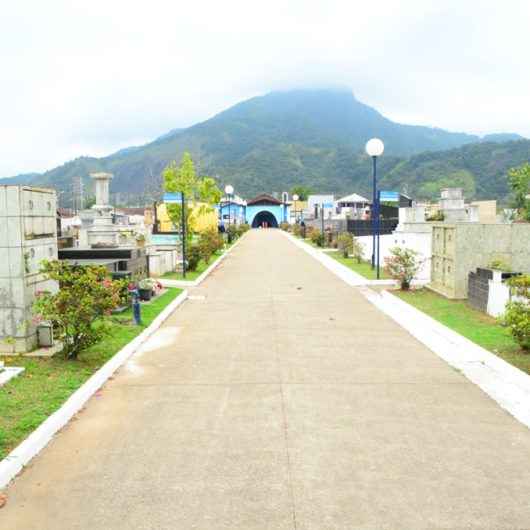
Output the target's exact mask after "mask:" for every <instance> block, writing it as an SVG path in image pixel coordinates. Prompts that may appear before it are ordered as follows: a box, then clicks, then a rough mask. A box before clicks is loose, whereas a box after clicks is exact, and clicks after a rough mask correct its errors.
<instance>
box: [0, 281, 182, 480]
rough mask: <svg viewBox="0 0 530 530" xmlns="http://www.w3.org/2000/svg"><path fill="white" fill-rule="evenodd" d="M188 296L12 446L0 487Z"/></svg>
mask: <svg viewBox="0 0 530 530" xmlns="http://www.w3.org/2000/svg"><path fill="white" fill-rule="evenodd" d="M187 297H188V292H187V291H183V292H182V293H180V294H179V295H178V296H177V297H176V298H175V300H173V301H172V302H171V303H170V304H169V305H168V306H167V307H166V308H165V309H164V310H163V311H162V312H161V313H160V314H159V315H158V316H157V317H156V318H155V319H154V320H153V322H151V324H150V325H149V327H147V328H146V329H144V331H142V333H140V335H138V336H137V337H136V338H135V339H133V340H132V341H131V342H129V344H127V345H126V346H124V347H123V348H122V349H121V350H120V351H119V352H118V353H116V355H114V356H113V357H112V358H111V359H109V360H108V361H107V362H106V363H105V364H104V365H103V366H102V367H101V368H100V369H99V370H98V371H97V372H96V373H95V374H94V375H92V376H91V377H90V379H88V380H87V381H86V382H85V383H84V384H83V385H82V386H81V387H79V388H78V389H77V390H76V391H75V392H74V393H73V394H72V395H71V396H70V397H69V398H68V399H67V400H66V402H65V403H64V404H63V405H62V406H61V407H60V408H59V409H58V410H57V411H55V412H54V413H53V414H52V415H51V416H49V417H48V418H47V419H46V420H45V421H44V422H43V423H42V424H41V425H40V426H39V427H37V429H35V430H34V431H33V432H32V433H31V434H30V435H29V436H28V437H27V438H26V439H25V440H24V441H23V442H22V443H21V444H20V445H18V446H17V447H15V449H13V451H11V453H9V454H8V455H7V456H6V457H5V458H4V459H3V460H2V461H0V488H3V487H5V486H7V484H9V482H10V481H11V480H12V479H13V478H14V477H15V476H16V475H17V474H18V473H20V471H21V470H22V469H23V468H24V466H25V465H27V464H28V462H29V461H30V460H31V459H32V458H33V457H34V456H36V455H37V454H38V453H39V452H40V451H41V450H42V449H44V447H46V445H47V444H48V443H49V442H50V440H51V439H52V438H53V436H54V435H55V433H57V432H58V431H59V430H61V429H62V428H63V427H64V426H65V425H66V424H67V423H68V422H69V421H70V419H71V418H72V417H73V416H74V415H75V414H76V413H77V412H79V411H80V410H81V409H82V408H83V406H84V405H85V403H86V402H87V401H88V400H89V399H90V398H91V397H92V395H93V394H94V393H95V392H96V391H97V390H99V389H100V388H101V387H102V386H103V384H104V383H105V382H106V381H107V380H108V379H109V377H110V376H111V375H112V374H113V373H114V372H115V371H116V370H117V369H118V368H119V367H120V366H122V365H123V364H124V363H125V362H126V361H127V360H128V359H129V358H130V357H131V356H132V355H133V354H134V353H135V352H136V351H137V350H138V349H139V348H140V346H142V344H144V342H146V340H147V339H149V337H150V336H151V335H152V334H153V333H154V332H155V331H156V330H158V329H159V328H160V326H161V325H162V324H163V323H164V321H165V320H166V319H167V318H168V317H169V316H170V315H171V314H172V313H173V311H174V310H175V309H176V308H177V307H178V306H179V305H181V304H182V303H183V302H184V301H185V300H186V298H187Z"/></svg>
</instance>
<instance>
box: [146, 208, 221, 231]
mask: <svg viewBox="0 0 530 530" xmlns="http://www.w3.org/2000/svg"><path fill="white" fill-rule="evenodd" d="M188 205H189V203H188ZM191 207H192V212H191V216H190V223H191V226H192V227H193V231H194V232H204V231H205V230H209V229H212V228H213V229H214V230H217V223H218V221H217V210H216V209H215V208H213V207H210V208H208V210H209V211H207V212H204V211H203V212H201V211H200V210H201V209H203V208H204V207H208V205H207V204H206V203H203V202H196V203H193V204H192V205H191ZM156 217H157V220H158V229H159V231H160V232H172V231H174V230H175V226H174V225H173V223H172V222H171V219H170V218H169V215H168V214H167V208H166V205H165V204H164V203H160V204H158V205H157V207H156Z"/></svg>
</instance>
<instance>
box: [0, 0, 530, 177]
mask: <svg viewBox="0 0 530 530" xmlns="http://www.w3.org/2000/svg"><path fill="white" fill-rule="evenodd" d="M529 27H530V2H528V0H504V1H498V0H495V1H490V0H459V1H453V0H444V1H441V0H433V1H430V0H394V1H391V0H378V1H376V2H371V1H369V0H366V1H364V2H358V1H356V0H348V1H339V0H322V1H318V2H316V1H311V0H267V1H259V2H258V1H254V0H235V1H231V0H224V1H220V0H200V1H195V2H192V1H186V2H182V1H179V0H172V1H167V2H166V1H157V0H150V1H145V0H144V1H142V2H136V1H134V0H127V1H121V0H90V1H85V2H82V1H72V0H64V1H60V0H47V1H42V0H34V1H29V0H18V1H17V2H4V4H3V6H2V9H1V11H0V176H3V177H7V176H11V175H15V174H17V173H22V172H29V171H44V170H46V169H51V168H53V167H55V166H56V165H59V164H62V163H64V162H66V161H68V160H71V159H72V158H75V157H77V156H80V155H93V156H100V155H105V154H109V153H111V152H113V151H115V150H117V149H119V148H121V147H125V146H129V145H136V144H142V143H145V142H147V141H149V140H151V139H154V138H155V137H157V136H158V135H160V134H163V133H165V132H166V131H168V130H169V129H172V128H175V127H185V126H188V125H191V124H193V123H196V122H197V121H202V120H205V119H207V118H209V117H210V116H212V115H214V114H216V113H217V112H219V111H221V110H223V109H225V108H226V107H228V106H230V105H232V104H234V103H236V102H238V101H240V100H242V99H246V98H249V97H252V96H255V95H260V94H264V93H266V92H268V91H270V90H275V89H288V88H294V87H297V88H298V87H306V86H307V87H315V86H318V87H321V86H336V85H340V86H344V85H346V86H349V87H351V88H352V90H353V91H354V93H355V95H356V97H357V98H358V99H360V100H361V101H363V102H364V103H367V104H369V105H371V106H373V107H375V108H377V109H378V110H379V111H380V112H382V113H383V114H384V115H386V116H388V117H389V118H391V119H394V120H396V121H401V122H404V123H412V124H422V125H432V126H437V127H442V128H446V129H450V130H455V131H465V132H472V133H478V134H484V133H489V132H501V131H502V132H518V133H520V134H522V135H525V136H529V137H530V64H529V63H530V61H529V56H528V53H529V51H530V31H529Z"/></svg>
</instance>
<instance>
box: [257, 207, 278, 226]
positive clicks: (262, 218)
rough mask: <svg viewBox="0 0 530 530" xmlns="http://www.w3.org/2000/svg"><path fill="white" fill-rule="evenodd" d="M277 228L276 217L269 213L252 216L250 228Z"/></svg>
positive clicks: (264, 212)
mask: <svg viewBox="0 0 530 530" xmlns="http://www.w3.org/2000/svg"><path fill="white" fill-rule="evenodd" d="M259 227H261V228H278V221H276V217H275V216H274V215H273V214H272V213H270V212H266V211H263V212H259V213H257V214H256V215H255V216H254V220H253V221H252V228H259Z"/></svg>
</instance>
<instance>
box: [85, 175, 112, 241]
mask: <svg viewBox="0 0 530 530" xmlns="http://www.w3.org/2000/svg"><path fill="white" fill-rule="evenodd" d="M90 176H91V177H92V179H93V181H94V185H95V188H96V204H94V206H92V209H93V210H95V211H96V212H97V215H96V217H95V218H94V225H93V226H92V227H91V228H89V229H88V244H89V245H90V246H91V247H92V248H112V247H117V246H118V237H119V233H118V230H117V229H116V227H115V226H114V225H113V224H112V216H111V213H110V212H111V211H112V206H111V205H110V204H109V184H110V180H111V179H112V173H91V174H90Z"/></svg>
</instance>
